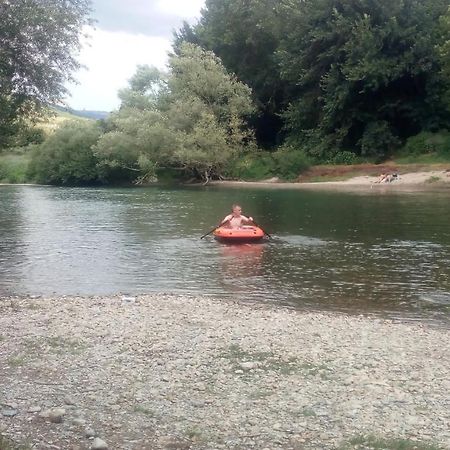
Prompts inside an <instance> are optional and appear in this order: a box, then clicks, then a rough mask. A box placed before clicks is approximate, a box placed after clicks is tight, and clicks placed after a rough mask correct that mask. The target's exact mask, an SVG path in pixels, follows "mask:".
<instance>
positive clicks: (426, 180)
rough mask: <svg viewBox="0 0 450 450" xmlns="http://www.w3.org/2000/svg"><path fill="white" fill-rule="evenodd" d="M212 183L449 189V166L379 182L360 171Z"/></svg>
mask: <svg viewBox="0 0 450 450" xmlns="http://www.w3.org/2000/svg"><path fill="white" fill-rule="evenodd" d="M209 185H212V186H229V187H265V188H267V187H271V188H274V189H307V190H336V191H357V192H358V191H362V192H364V191H372V192H383V193H384V192H387V191H397V192H402V191H403V192H420V191H436V190H444V191H449V190H450V170H431V171H422V172H411V173H404V174H400V175H399V178H398V179H396V180H395V181H392V182H383V183H380V182H379V177H376V176H370V175H364V176H357V177H352V178H349V179H348V180H342V181H316V182H301V181H296V182H284V181H280V180H279V179H278V178H271V179H269V180H263V181H228V180H227V181H211V182H210V183H209Z"/></svg>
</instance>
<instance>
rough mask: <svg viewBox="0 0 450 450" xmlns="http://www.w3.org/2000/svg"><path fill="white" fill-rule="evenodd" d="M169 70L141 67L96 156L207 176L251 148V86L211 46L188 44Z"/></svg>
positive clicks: (142, 172)
mask: <svg viewBox="0 0 450 450" xmlns="http://www.w3.org/2000/svg"><path fill="white" fill-rule="evenodd" d="M169 69H170V70H169V73H168V74H161V73H160V72H158V71H157V70H156V69H154V68H150V67H146V66H141V67H138V69H137V72H136V74H135V75H134V76H133V78H132V79H131V80H130V84H129V87H128V88H126V89H124V90H122V91H121V92H120V97H121V99H122V104H121V107H120V109H119V111H117V112H116V113H115V114H113V115H112V117H111V119H110V121H109V124H108V127H109V130H110V131H109V132H107V133H105V134H104V135H103V136H101V138H100V140H99V142H98V144H97V145H96V154H97V155H98V156H99V158H100V159H101V160H102V161H104V162H105V163H106V164H109V165H111V166H115V167H122V168H126V169H127V170H129V171H131V172H135V173H136V178H137V180H138V181H145V180H148V179H151V178H152V177H153V176H154V175H155V173H156V172H157V171H158V170H160V169H161V168H171V169H176V170H178V171H180V172H181V173H185V174H190V175H191V176H192V175H193V176H195V177H198V178H201V179H203V180H205V181H208V180H209V179H210V178H211V177H212V176H220V174H221V173H222V171H223V168H224V167H225V165H226V164H227V162H228V161H229V160H230V158H232V157H233V156H234V155H236V154H237V153H239V152H242V151H244V150H247V149H252V148H253V147H252V145H253V134H252V132H251V131H250V130H249V129H248V128H247V127H246V124H245V118H246V117H247V116H248V115H250V114H252V113H253V111H254V107H253V104H252V100H251V90H250V89H249V88H248V87H247V86H246V85H244V84H243V83H241V82H239V81H238V80H237V79H236V77H234V76H233V75H230V74H229V73H227V71H226V70H225V68H224V67H223V65H222V63H221V61H220V59H219V58H217V57H216V56H215V55H214V54H213V53H212V52H207V51H205V50H202V49H201V48H200V47H198V46H195V45H193V44H188V43H183V44H182V45H181V46H180V49H179V54H178V55H172V57H171V58H170V61H169Z"/></svg>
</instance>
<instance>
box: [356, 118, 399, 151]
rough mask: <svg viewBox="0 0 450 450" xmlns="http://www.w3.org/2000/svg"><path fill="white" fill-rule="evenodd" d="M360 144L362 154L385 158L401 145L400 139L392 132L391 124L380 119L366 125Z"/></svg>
mask: <svg viewBox="0 0 450 450" xmlns="http://www.w3.org/2000/svg"><path fill="white" fill-rule="evenodd" d="M358 144H359V145H360V146H361V155H362V156H375V157H377V158H384V157H386V156H387V155H388V154H390V153H392V151H393V150H394V149H395V148H397V147H398V146H399V144H400V141H399V139H398V138H397V137H396V136H394V135H393V134H392V132H391V129H390V127H389V124H388V123H387V122H386V121H385V120H380V121H378V122H370V123H369V124H368V125H367V126H366V129H365V130H364V133H363V136H362V138H361V139H360V141H359V142H358Z"/></svg>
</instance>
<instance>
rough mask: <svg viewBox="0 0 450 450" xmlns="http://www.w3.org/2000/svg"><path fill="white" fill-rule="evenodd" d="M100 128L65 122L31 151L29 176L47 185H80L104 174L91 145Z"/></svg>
mask: <svg viewBox="0 0 450 450" xmlns="http://www.w3.org/2000/svg"><path fill="white" fill-rule="evenodd" d="M100 133H101V130H100V128H99V127H98V125H97V124H96V123H94V122H67V123H65V124H64V125H63V126H62V127H61V128H59V129H58V130H57V131H55V133H54V134H53V135H51V136H50V137H49V138H48V139H47V140H46V141H45V142H44V143H43V144H41V145H40V146H37V147H36V148H35V150H34V151H33V153H32V159H31V162H30V166H29V177H30V179H32V180H34V181H37V182H40V183H48V184H62V185H80V184H92V183H97V182H99V181H101V179H102V178H103V177H105V176H106V174H105V173H104V171H102V170H101V169H100V168H99V165H98V163H99V161H98V159H97V158H96V156H95V155H94V153H93V150H92V147H93V145H94V144H96V142H97V141H98V139H99V137H100Z"/></svg>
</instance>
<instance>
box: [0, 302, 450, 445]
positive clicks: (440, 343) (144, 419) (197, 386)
mask: <svg viewBox="0 0 450 450" xmlns="http://www.w3.org/2000/svg"><path fill="white" fill-rule="evenodd" d="M114 298H115V299H116V301H109V300H108V299H105V298H102V297H95V298H88V297H86V298H83V299H77V298H74V297H70V296H68V297H67V298H66V299H64V301H62V300H61V298H59V299H50V298H48V299H47V298H43V299H42V300H40V305H42V308H41V309H39V310H32V314H30V315H28V314H27V311H28V310H27V309H26V307H22V306H25V305H26V303H25V300H20V299H18V300H17V303H18V307H20V308H21V310H20V311H21V313H18V312H17V311H14V310H13V309H11V308H6V310H2V309H1V308H2V306H1V305H2V303H1V302H0V329H1V330H2V331H1V333H0V334H4V335H7V336H12V337H13V339H11V340H10V339H8V340H6V341H5V340H4V341H2V348H1V350H0V352H3V344H5V345H6V351H7V354H10V353H11V354H12V353H13V351H15V349H17V347H18V346H20V345H21V343H22V342H27V340H28V339H31V338H33V337H35V336H39V339H37V340H36V345H39V342H40V339H42V341H43V342H45V341H46V340H47V339H49V338H53V337H54V336H65V337H66V338H67V339H68V340H71V341H74V342H77V341H79V342H83V343H85V345H86V348H85V350H84V349H83V348H84V347H80V350H81V351H80V352H78V351H77V352H76V353H74V354H71V353H70V352H69V351H68V352H67V353H63V354H59V353H58V354H56V352H55V351H54V349H51V348H49V347H48V346H45V345H43V346H42V348H39V349H38V350H39V352H36V353H37V354H36V358H35V359H33V358H34V357H31V356H30V360H31V362H32V364H35V365H36V369H37V373H38V374H39V377H38V378H37V379H36V380H33V379H32V378H31V377H32V375H30V374H29V372H28V371H22V372H21V371H12V370H10V369H7V371H6V378H5V383H4V388H3V391H2V390H1V387H0V396H2V395H3V396H4V397H5V398H4V399H3V403H4V404H1V405H0V417H3V416H2V414H1V410H2V408H4V409H8V408H9V407H8V408H7V405H6V404H7V403H8V402H7V398H6V396H7V397H8V399H9V400H11V401H13V400H14V401H15V400H16V399H17V401H19V400H20V405H22V402H24V403H25V402H26V403H25V406H24V409H23V410H24V411H26V408H27V407H28V406H30V408H28V410H31V408H33V407H35V406H36V405H40V406H41V407H42V409H46V410H47V411H44V413H46V414H44V415H47V420H48V414H49V413H48V411H49V410H48V409H47V408H49V407H51V408H52V409H53V405H57V406H62V407H64V408H65V409H66V411H67V413H66V415H65V416H64V419H65V422H66V423H63V424H62V425H59V426H49V425H48V424H47V425H44V424H42V423H41V424H39V423H36V416H35V415H33V414H24V415H23V417H22V414H20V413H22V409H21V408H15V409H17V410H18V411H19V414H20V415H19V416H18V417H17V418H14V419H13V418H6V417H4V418H3V420H1V419H0V423H3V424H7V426H8V427H7V429H6V434H7V435H8V436H14V437H17V439H18V440H20V439H21V438H22V437H23V438H26V436H33V445H35V446H36V448H44V447H45V448H47V446H48V445H47V444H49V442H50V441H51V445H55V446H58V447H59V448H60V449H66V448H69V447H70V448H71V446H74V445H79V446H81V448H84V449H86V448H107V447H102V446H101V447H91V446H92V445H93V443H94V441H95V438H99V440H100V441H102V439H100V438H101V437H104V438H105V439H107V440H108V441H109V442H108V444H109V446H110V448H112V447H114V448H115V445H114V444H113V442H114V443H115V442H121V443H122V445H121V447H120V448H136V449H137V448H145V446H146V445H147V446H148V448H155V447H156V448H161V447H162V448H164V446H163V445H162V444H161V445H159V442H160V440H161V439H162V440H164V438H163V437H164V436H166V437H167V439H166V440H167V442H168V443H170V447H171V448H188V446H189V445H191V447H192V448H203V447H205V448H206V447H208V448H211V449H219V448H221V449H230V448H245V449H250V448H252V449H261V450H262V449H267V450H276V449H281V448H284V449H289V448H310V449H312V448H315V449H321V450H332V449H336V448H344V447H345V441H346V440H347V439H350V438H351V437H353V436H355V435H358V434H367V432H368V431H367V430H369V431H370V433H371V434H374V435H376V436H379V437H380V438H383V437H384V436H393V437H399V438H402V437H405V436H406V437H408V439H413V438H414V439H417V440H418V441H419V442H424V443H427V442H430V441H436V442H437V443H438V444H439V445H440V447H442V448H449V449H450V435H449V431H448V423H449V421H450V411H449V408H448V403H446V401H447V400H446V399H447V397H448V387H449V381H448V379H449V377H448V373H450V360H449V358H448V355H449V354H450V352H449V350H450V339H449V331H448V329H441V328H439V329H435V328H434V327H431V326H428V325H426V324H425V325H424V324H421V325H420V327H419V326H417V324H409V323H395V324H393V323H390V322H386V321H382V322H374V321H372V320H371V319H370V318H367V317H354V316H347V315H344V314H336V315H334V314H319V313H303V312H296V311H293V310H285V309H283V308H282V307H280V308H274V307H268V306H259V307H257V308H255V307H253V306H251V305H245V304H240V303H238V302H236V303H234V302H228V301H227V300H224V301H222V302H221V301H216V300H212V299H208V300H206V299H201V298H192V297H189V296H170V295H167V296H164V297H163V296H158V295H149V296H142V297H139V302H138V301H136V304H135V305H133V306H132V307H124V306H123V305H122V302H121V297H120V296H117V297H114ZM47 323H50V324H51V327H48V326H47ZM157 323H159V325H158V324H157ZM315 333H316V334H315ZM2 354H3V353H2ZM1 356H2V355H0V358H1ZM0 370H1V369H0ZM8 370H9V372H8ZM27 377H28V378H27ZM2 378H3V373H2ZM163 379H164V380H165V381H162V380H163ZM33 381H38V383H33ZM5 386H6V387H5ZM74 400H76V408H71V406H73V405H71V404H68V403H75V401H74ZM54 401H59V402H61V403H62V405H61V404H58V403H55V404H54V403H51V402H54ZM136 401H137V402H138V403H136ZM0 402H1V400H0ZM136 405H137V406H138V407H136ZM40 412H41V411H40V410H36V413H40ZM90 418H92V422H91V421H90ZM85 419H87V420H85ZM100 427H102V428H101V429H104V430H109V431H110V432H111V433H112V434H111V435H109V436H108V435H106V434H105V435H104V436H99V434H98V433H96V432H94V429H95V430H97V428H98V431H100ZM37 429H39V433H38V432H37V431H36V430H37ZM102 433H103V432H102ZM77 435H78V436H77ZM131 439H136V441H134V440H133V441H132V440H131ZM73 441H75V442H73ZM98 442H99V441H96V443H98ZM303 443H304V444H303ZM152 445H153V446H154V447H152ZM168 447H169V445H167V446H166V447H165V448H168Z"/></svg>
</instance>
